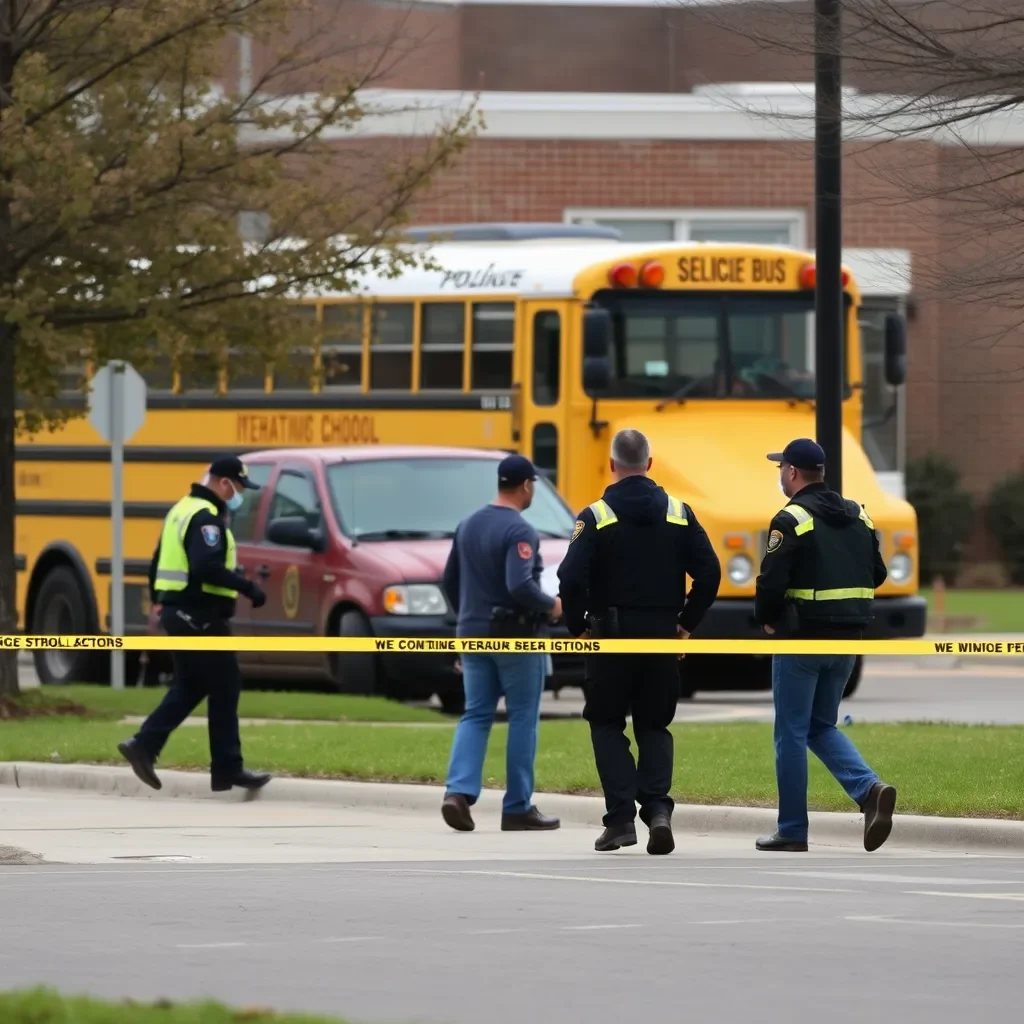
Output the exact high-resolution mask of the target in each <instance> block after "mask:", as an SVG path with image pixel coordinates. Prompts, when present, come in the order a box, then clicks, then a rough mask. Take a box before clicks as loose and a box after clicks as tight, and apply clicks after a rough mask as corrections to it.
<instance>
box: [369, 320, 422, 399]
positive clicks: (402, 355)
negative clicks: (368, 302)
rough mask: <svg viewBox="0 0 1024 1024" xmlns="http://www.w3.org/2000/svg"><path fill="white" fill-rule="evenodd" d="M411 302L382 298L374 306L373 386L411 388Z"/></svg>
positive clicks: (372, 344) (398, 389)
mask: <svg viewBox="0 0 1024 1024" xmlns="http://www.w3.org/2000/svg"><path fill="white" fill-rule="evenodd" d="M412 327H413V305H412V303H411V302H383V303H379V304H378V305H375V306H374V307H373V312H372V316H371V327H370V388H371V390H374V391H382V390H392V391H409V390H410V389H411V388H412V333H413V332H412Z"/></svg>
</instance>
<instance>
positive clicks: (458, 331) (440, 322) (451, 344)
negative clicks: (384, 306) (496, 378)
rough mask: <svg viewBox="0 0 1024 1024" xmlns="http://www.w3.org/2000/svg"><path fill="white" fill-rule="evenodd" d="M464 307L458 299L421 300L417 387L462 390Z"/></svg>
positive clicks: (464, 333) (425, 389) (428, 389)
mask: <svg viewBox="0 0 1024 1024" xmlns="http://www.w3.org/2000/svg"><path fill="white" fill-rule="evenodd" d="M465 324H466V307H465V305H464V304H463V303H461V302H428V303H424V304H423V307H422V312H421V320H420V348H421V351H420V390H421V391H435V390H442V389H443V390H454V391H461V390H462V353H463V351H464V349H465V347H466V344H465V337H466V327H465Z"/></svg>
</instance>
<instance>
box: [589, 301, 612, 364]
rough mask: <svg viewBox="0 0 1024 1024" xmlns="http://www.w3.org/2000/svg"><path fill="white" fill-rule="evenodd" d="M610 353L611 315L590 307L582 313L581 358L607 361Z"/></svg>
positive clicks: (605, 311) (596, 307) (605, 310)
mask: <svg viewBox="0 0 1024 1024" xmlns="http://www.w3.org/2000/svg"><path fill="white" fill-rule="evenodd" d="M611 352H612V315H611V313H609V312H608V310H607V309H601V308H600V307H598V306H591V307H590V308H589V309H584V311H583V358H584V360H590V359H608V358H610V356H611Z"/></svg>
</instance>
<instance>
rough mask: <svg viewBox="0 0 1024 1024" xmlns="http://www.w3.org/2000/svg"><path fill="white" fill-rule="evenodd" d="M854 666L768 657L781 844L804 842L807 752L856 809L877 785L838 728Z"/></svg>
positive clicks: (844, 658)
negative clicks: (773, 714)
mask: <svg viewBox="0 0 1024 1024" xmlns="http://www.w3.org/2000/svg"><path fill="white" fill-rule="evenodd" d="M854 661H855V659H854V656H853V655H852V654H775V655H773V656H772V696H773V697H774V698H775V778H776V781H777V783H778V787H779V835H781V836H783V837H784V838H785V839H791V840H794V841H796V842H806V840H807V748H808V747H810V748H811V750H812V751H813V752H814V754H815V755H816V756H817V758H818V759H819V760H820V761H821V763H822V764H823V765H824V766H825V767H826V768H827V769H828V770H829V771H830V772H831V773H832V775H833V776H834V777H835V780H836V782H838V783H839V784H840V785H841V786H842V787H843V789H845V790H846V792H847V795H848V796H849V797H850V799H851V800H853V801H854V802H855V803H856V804H857V806H858V807H859V806H862V805H863V803H864V801H865V800H866V799H867V796H868V794H869V793H870V792H871V787H872V786H874V784H875V783H876V782H878V776H877V775H876V774H875V773H874V772H873V771H872V770H871V769H870V768H869V767H868V766H867V764H866V763H865V761H864V758H863V757H861V756H860V752H859V751H858V750H857V748H856V747H855V746H854V745H853V743H851V742H850V739H849V737H848V736H846V734H845V733H842V732H840V731H839V730H838V729H837V728H836V719H837V718H838V717H839V702H840V701H841V700H842V699H843V690H845V689H846V684H847V682H848V681H849V679H850V673H851V672H853V666H854Z"/></svg>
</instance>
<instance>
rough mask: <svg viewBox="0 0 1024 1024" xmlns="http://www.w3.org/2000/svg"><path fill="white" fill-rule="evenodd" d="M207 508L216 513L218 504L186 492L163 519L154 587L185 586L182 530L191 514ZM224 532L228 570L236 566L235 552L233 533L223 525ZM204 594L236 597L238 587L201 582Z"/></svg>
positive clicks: (236, 555)
mask: <svg viewBox="0 0 1024 1024" xmlns="http://www.w3.org/2000/svg"><path fill="white" fill-rule="evenodd" d="M200 509H206V510H207V511H208V512H212V513H213V514H214V515H216V514H217V506H216V505H214V504H213V502H212V501H206V500H205V499H204V498H196V497H194V496H193V495H191V494H189V495H186V496H185V497H184V498H182V499H181V501H179V502H178V503H177V504H176V505H175V506H174V507H173V508H172V509H171V511H170V512H168V513H167V518H166V519H165V520H164V528H163V532H162V533H161V534H160V561H159V562H157V565H156V580H155V585H154V589H155V590H164V591H172V590H176V591H181V590H184V589H185V588H186V587H187V586H188V552H187V551H186V550H185V533H186V532H187V530H188V525H189V523H191V522H192V517H193V516H194V515H195V514H196V513H197V512H198V511H200ZM224 534H225V537H226V539H227V545H228V550H227V556H226V558H225V559H224V565H225V566H226V567H227V568H228V569H231V570H234V569H236V568H237V567H238V552H237V549H236V548H235V536H234V534H233V533H232V532H231V531H230V530H229V529H227V527H225V529H224ZM202 591H203V593H204V594H214V595H216V596H217V597H228V598H231V599H232V600H235V599H236V598H237V597H238V591H237V590H231V589H229V588H228V587H214V586H211V585H210V584H209V583H204V584H203V585H202Z"/></svg>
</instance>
